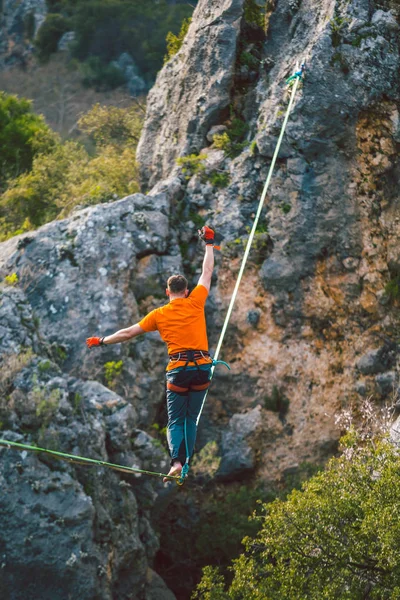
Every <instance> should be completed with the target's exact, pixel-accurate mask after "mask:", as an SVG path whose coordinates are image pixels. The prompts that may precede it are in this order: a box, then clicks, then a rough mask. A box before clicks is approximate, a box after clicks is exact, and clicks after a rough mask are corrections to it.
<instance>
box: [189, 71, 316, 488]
mask: <svg viewBox="0 0 400 600" xmlns="http://www.w3.org/2000/svg"><path fill="white" fill-rule="evenodd" d="M304 70H305V61H303V63H302V65H301V67H300V69H299V68H298V65H297V66H296V71H295V72H294V73H293V75H291V76H290V77H289V78H288V79H286V84H287V85H288V86H289V88H290V91H291V94H290V100H289V104H288V107H287V109H286V114H285V118H284V120H283V123H282V128H281V132H280V134H279V138H278V141H277V143H276V148H275V152H274V155H273V157H272V161H271V164H270V167H269V171H268V175H267V179H266V181H265V185H264V189H263V191H262V194H261V198H260V202H259V204H258V209H257V213H256V216H255V219H254V223H253V227H252V228H251V232H250V235H249V239H248V240H247V245H246V249H245V251H244V255H243V259H242V264H241V266H240V270H239V275H238V278H237V280H236V284H235V287H234V289H233V293H232V297H231V300H230V303H229V307H228V311H227V313H226V317H225V321H224V324H223V326H222V330H221V333H220V336H219V340H218V344H217V348H216V350H215V354H214V360H213V364H212V367H211V375H210V381H211V379H212V377H213V375H214V371H215V366H216V365H217V364H218V363H219V362H221V361H219V360H218V356H219V353H220V350H221V346H222V343H223V341H224V337H225V333H226V330H227V327H228V323H229V320H230V318H231V314H232V310H233V306H234V304H235V300H236V296H237V293H238V290H239V286H240V282H241V280H242V276H243V272H244V269H245V266H246V262H247V259H248V256H249V253H250V248H251V245H252V243H253V239H254V235H255V232H256V229H257V225H258V221H259V219H260V216H261V211H262V209H263V206H264V201H265V197H266V195H267V191H268V187H269V184H270V181H271V178H272V173H273V170H274V167H275V163H276V159H277V158H278V154H279V150H280V147H281V143H282V139H283V136H284V133H285V129H286V125H287V122H288V120H289V115H290V111H291V110H292V106H293V102H294V98H295V95H296V91H297V87H298V85H299V82H300V80H301V79H302V77H303V74H304ZM225 364H226V363H225ZM207 395H208V390H207V392H206V394H205V396H204V400H203V404H202V406H201V409H200V412H199V414H198V417H197V421H196V426H198V424H199V421H200V417H201V413H202V412H203V408H204V404H205V402H206V399H207ZM185 425H186V423H185ZM185 442H186V432H185ZM189 460H190V456H189V453H188V448H187V443H186V461H185V464H184V465H183V468H182V473H181V477H180V479H179V482H178V483H179V485H182V484H183V482H184V479H185V477H186V476H187V474H188V472H189Z"/></svg>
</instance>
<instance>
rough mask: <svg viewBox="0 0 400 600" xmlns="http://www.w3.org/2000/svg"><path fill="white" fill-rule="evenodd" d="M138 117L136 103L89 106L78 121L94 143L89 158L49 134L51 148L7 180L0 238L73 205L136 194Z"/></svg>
mask: <svg viewBox="0 0 400 600" xmlns="http://www.w3.org/2000/svg"><path fill="white" fill-rule="evenodd" d="M142 114H143V113H142V109H141V108H140V106H139V105H135V106H133V107H131V108H127V109H120V108H115V107H102V106H100V105H95V106H94V107H93V109H92V110H91V111H90V112H89V113H88V114H87V115H84V116H83V117H82V118H81V120H80V122H79V125H80V128H81V130H82V131H83V132H84V133H85V134H86V135H87V136H88V137H90V138H91V144H93V145H94V151H93V152H92V153H90V154H89V152H88V151H87V150H86V149H85V147H84V146H83V145H82V144H80V143H78V142H73V141H67V142H64V143H62V142H61V140H60V138H58V137H57V136H56V134H53V137H52V140H53V145H52V146H47V147H46V148H45V149H46V151H44V149H43V150H42V152H41V153H38V154H37V155H36V156H34V158H33V162H32V168H31V170H30V171H29V172H27V173H23V174H21V175H19V176H18V177H16V178H14V179H9V180H8V182H7V185H8V187H7V189H6V191H5V192H4V193H3V194H2V196H1V197H0V240H2V239H7V238H8V237H11V236H12V235H16V234H18V233H23V232H24V231H27V230H29V229H31V228H34V227H38V226H40V225H42V224H43V223H46V222H48V221H51V220H52V219H55V218H57V217H62V216H66V215H67V214H68V213H69V212H70V211H71V210H72V209H73V208H74V207H75V206H77V205H81V206H87V205H89V204H97V203H99V202H106V201H110V200H114V199H116V198H121V197H123V196H126V195H128V194H132V193H135V192H137V191H139V184H138V174H137V166H136V155H135V150H136V145H137V141H138V139H139V135H140V128H141V123H142Z"/></svg>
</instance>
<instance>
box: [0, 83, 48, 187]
mask: <svg viewBox="0 0 400 600" xmlns="http://www.w3.org/2000/svg"><path fill="white" fill-rule="evenodd" d="M54 140H55V137H54V134H53V132H52V131H51V130H50V128H49V127H48V126H47V125H46V123H45V121H44V119H43V117H41V116H39V115H35V113H34V112H33V110H32V102H30V101H29V100H26V99H25V98H18V97H17V96H12V95H9V94H6V93H4V92H0V190H1V189H4V186H5V184H6V180H7V179H9V178H10V177H17V176H18V175H20V174H21V173H23V172H25V171H28V170H29V169H31V167H32V161H33V159H34V157H35V155H36V154H38V153H41V152H46V151H47V150H49V149H50V148H51V147H52V146H53V145H54Z"/></svg>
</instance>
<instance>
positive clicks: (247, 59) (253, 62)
mask: <svg viewBox="0 0 400 600" xmlns="http://www.w3.org/2000/svg"><path fill="white" fill-rule="evenodd" d="M239 64H240V65H244V66H246V67H249V69H253V70H257V69H258V67H259V64H260V61H259V59H258V58H256V57H255V56H253V54H251V53H250V52H246V51H243V52H242V53H241V54H240V56H239Z"/></svg>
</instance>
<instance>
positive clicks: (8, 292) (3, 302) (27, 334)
mask: <svg viewBox="0 0 400 600" xmlns="http://www.w3.org/2000/svg"><path fill="white" fill-rule="evenodd" d="M7 274H10V273H7ZM29 348H30V349H33V351H35V352H36V351H37V350H38V348H39V343H38V334H37V327H36V325H35V322H34V314H33V311H32V307H31V306H30V304H29V302H28V300H27V298H26V296H25V294H24V293H23V291H22V290H20V289H19V288H14V287H10V286H6V285H4V284H3V285H2V286H1V287H0V357H1V356H2V355H5V354H19V353H20V352H21V351H23V350H24V349H25V350H27V349H29Z"/></svg>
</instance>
